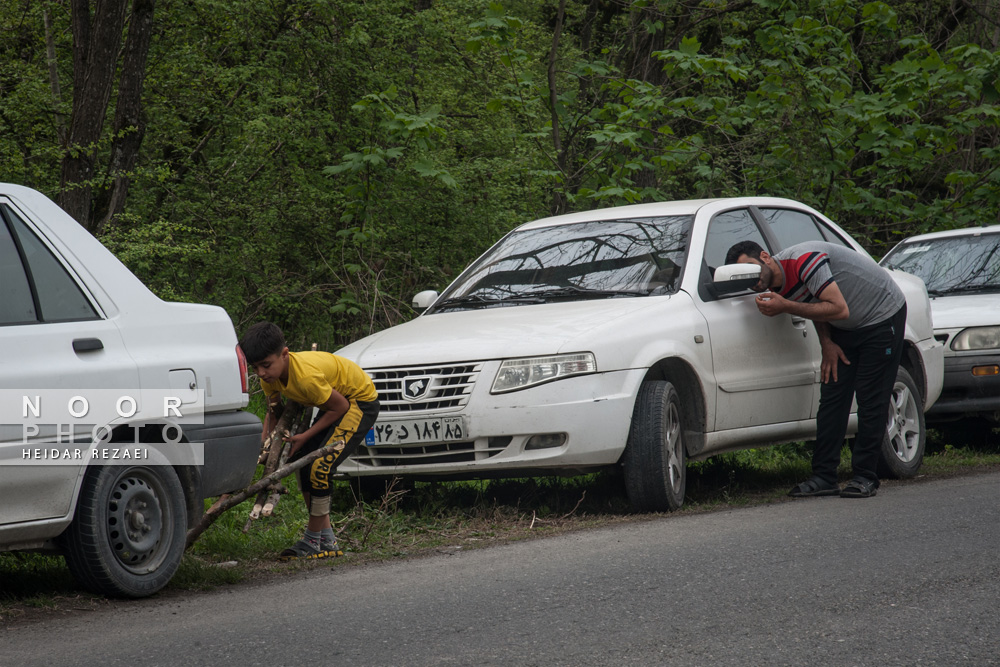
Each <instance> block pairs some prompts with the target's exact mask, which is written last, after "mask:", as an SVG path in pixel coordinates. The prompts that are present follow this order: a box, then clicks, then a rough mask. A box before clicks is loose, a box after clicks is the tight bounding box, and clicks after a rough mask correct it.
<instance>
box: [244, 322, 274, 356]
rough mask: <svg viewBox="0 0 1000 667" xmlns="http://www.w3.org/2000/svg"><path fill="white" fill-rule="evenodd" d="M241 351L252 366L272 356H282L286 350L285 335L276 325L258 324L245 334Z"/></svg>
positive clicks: (269, 323)
mask: <svg viewBox="0 0 1000 667" xmlns="http://www.w3.org/2000/svg"><path fill="white" fill-rule="evenodd" d="M240 349H241V350H243V356H245V357H246V359H247V363H248V364H250V365H251V366H253V365H255V364H256V363H257V362H259V361H261V360H262V359H264V358H265V357H269V356H271V355H272V354H281V351H282V350H284V349H285V334H283V333H282V332H281V329H279V328H278V326H277V325H276V324H273V323H271V322H258V323H257V324H255V325H253V326H252V327H250V328H249V329H247V331H246V333H245V334H243V339H242V340H240Z"/></svg>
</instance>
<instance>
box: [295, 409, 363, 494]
mask: <svg viewBox="0 0 1000 667" xmlns="http://www.w3.org/2000/svg"><path fill="white" fill-rule="evenodd" d="M350 404H351V406H350V407H349V408H348V409H347V412H346V413H345V414H344V416H343V417H341V418H340V419H339V420H338V421H336V422H335V423H334V424H333V425H332V426H331V427H330V428H328V429H327V430H326V431H325V432H323V433H319V434H317V435H314V436H313V437H312V438H310V439H309V441H308V442H306V444H305V445H303V446H302V448H301V449H299V451H297V452H295V454H294V455H293V456H292V457H291V458H290V459H289V461H295V460H296V459H300V458H302V457H303V456H305V455H306V454H308V453H310V452H314V451H316V450H317V449H319V448H321V447H325V446H326V445H328V444H330V443H331V442H335V441H337V440H341V439H343V440H344V442H345V443H346V444H345V446H344V448H343V449H342V450H340V451H334V452H331V453H330V454H327V455H326V456H321V457H320V458H318V459H316V460H315V461H313V462H312V463H310V464H309V465H307V466H305V467H304V468H300V469H299V488H300V489H301V490H302V491H303V492H305V493H309V494H310V495H312V496H315V497H317V498H322V497H323V496H328V495H330V478H331V477H332V476H333V473H334V472H335V471H336V469H337V466H338V465H340V464H341V462H342V461H343V460H344V459H346V458H347V457H348V456H350V455H351V454H353V453H354V452H356V451H357V449H358V445H360V444H361V441H362V440H364V439H365V435H367V434H368V431H369V430H370V429H371V427H372V424H374V423H375V420H376V419H377V418H378V408H379V402H378V401H355V400H350ZM322 414H323V413H322V412H320V413H319V414H318V415H316V418H317V419H319V417H320V415H322Z"/></svg>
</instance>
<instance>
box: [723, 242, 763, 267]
mask: <svg viewBox="0 0 1000 667" xmlns="http://www.w3.org/2000/svg"><path fill="white" fill-rule="evenodd" d="M762 252H764V249H763V248H761V247H760V244H759V243H757V242H756V241H740V242H739V243H737V244H735V245H734V246H733V247H732V248H730V249H729V252H727V253H726V264H735V263H736V262H737V261H739V259H740V255H746V256H747V257H749V258H750V259H760V253H762Z"/></svg>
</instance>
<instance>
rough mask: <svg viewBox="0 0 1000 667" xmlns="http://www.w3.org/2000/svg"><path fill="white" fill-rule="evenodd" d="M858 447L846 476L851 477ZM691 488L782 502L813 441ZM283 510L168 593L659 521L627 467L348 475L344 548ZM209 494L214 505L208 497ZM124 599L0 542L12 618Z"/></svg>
mask: <svg viewBox="0 0 1000 667" xmlns="http://www.w3.org/2000/svg"><path fill="white" fill-rule="evenodd" d="M994 440H995V442H994V444H993V445H991V446H989V447H986V448H976V449H971V448H965V447H956V446H952V445H950V444H947V443H944V442H942V441H941V440H940V439H938V438H937V434H935V433H934V432H933V431H931V432H930V439H929V445H928V446H929V453H928V454H927V455H926V456H925V459H924V464H923V466H922V468H921V472H920V476H919V477H918V479H933V478H938V477H948V476H953V475H959V474H969V473H974V472H977V471H981V470H987V469H992V468H996V467H998V466H1000V442H996V440H997V439H994ZM849 460H850V454H849V452H847V451H846V448H845V451H844V453H843V456H842V465H841V469H840V473H841V477H842V479H847V478H848V477H850V469H849V465H848V463H847V462H848V461H849ZM687 474H688V479H687V497H686V499H685V506H684V508H683V509H682V510H681V513H682V514H683V513H697V512H705V511H713V510H718V509H724V508H731V507H742V506H748V505H759V504H766V503H770V502H778V501H782V500H784V498H785V494H786V493H787V491H788V489H789V488H791V486H793V485H794V484H795V483H797V482H799V481H801V480H802V479H804V478H805V477H807V476H808V475H809V447H808V446H806V445H805V444H802V443H792V444H786V445H776V446H773V447H768V448H764V449H759V450H743V451H737V452H733V453H730V454H724V455H720V456H715V457H712V458H710V459H708V460H706V461H697V462H691V463H689V464H688V470H687ZM285 483H286V485H287V486H288V489H289V493H288V494H286V495H285V496H283V497H282V499H281V501H280V502H279V504H278V506H277V507H276V509H275V512H274V515H273V516H271V517H262V518H260V519H258V520H256V521H255V522H253V523H252V524H251V526H250V528H249V530H247V531H246V532H244V530H243V529H244V526H245V524H246V523H247V519H248V516H249V513H250V510H251V508H252V500H248V501H246V502H244V503H242V504H241V505H238V506H237V507H234V508H232V509H230V510H229V511H228V512H226V513H225V514H223V515H222V516H221V517H220V518H219V519H218V520H217V521H216V522H215V524H213V525H212V526H211V527H210V528H209V529H208V530H206V531H205V533H204V534H202V536H201V537H200V539H199V540H198V542H197V543H196V544H195V545H194V546H193V547H192V549H190V550H189V551H188V553H187V554H186V555H185V557H184V560H183V562H182V563H181V566H180V568H179V570H178V572H177V574H176V575H175V576H174V578H173V580H172V581H171V583H170V585H169V586H168V587H167V588H166V589H165V590H164V591H163V592H162V593H160V596H161V597H162V596H169V595H171V594H177V593H180V592H183V591H194V590H208V589H212V588H217V587H220V586H227V585H231V584H234V583H238V582H241V581H246V580H253V579H259V578H266V577H276V576H287V575H289V574H292V573H295V572H299V571H305V570H312V569H316V568H336V567H345V566H351V565H360V564H364V563H372V562H384V561H389V560H393V559H400V558H413V557H421V556H424V555H430V554H435V553H454V552H456V551H458V550H463V549H464V550H468V549H476V548H482V547H486V546H490V545H494V544H502V543H505V542H512V541H516V540H524V539H533V538H535V537H539V536H544V535H554V534H558V533H562V532H567V531H572V530H583V529H587V528H592V527H596V526H605V525H610V524H614V523H626V522H634V521H643V520H648V519H649V518H650V515H638V514H632V513H630V512H629V509H628V499H627V497H626V495H625V492H624V488H623V484H622V480H621V477H620V475H619V474H616V473H613V472H602V473H596V474H591V475H584V476H579V477H566V478H562V477H545V478H529V479H499V480H484V481H458V482H415V483H413V482H410V483H402V482H399V481H398V480H397V482H395V483H394V484H392V485H391V486H390V488H389V489H388V490H387V491H385V492H384V493H381V494H375V495H373V496H368V495H366V496H365V497H364V498H361V497H359V496H358V494H357V492H356V489H355V488H354V487H353V486H352V485H351V484H349V483H347V482H342V481H340V482H336V483H335V486H334V493H333V498H332V507H333V512H332V515H333V517H334V519H335V521H334V523H335V530H336V532H337V534H338V536H339V539H340V542H341V547H342V548H343V549H344V550H345V555H344V557H342V558H335V559H322V560H318V561H293V562H288V563H283V562H279V561H277V560H276V555H277V554H278V553H279V552H280V551H281V550H282V549H284V548H285V547H287V546H290V545H291V544H293V543H294V542H295V541H296V540H298V539H299V538H300V537H301V531H302V528H303V526H304V525H305V522H306V518H307V516H306V511H305V507H304V505H303V503H302V500H301V496H300V495H299V494H298V490H297V480H296V478H295V476H294V475H293V476H292V477H290V478H288V479H286V480H285ZM207 504H208V503H207V501H206V506H207ZM106 604H114V603H113V602H111V601H108V600H105V599H103V598H101V597H99V596H93V595H90V594H88V593H85V592H83V591H82V590H81V589H79V588H78V587H77V586H76V584H75V583H74V581H73V579H72V577H71V576H70V574H69V571H68V570H67V568H66V566H65V563H64V562H63V559H62V558H61V557H56V556H46V555H40V554H23V553H0V622H6V621H9V620H13V619H15V618H22V617H23V618H28V617H33V616H41V617H46V616H48V615H51V614H53V613H61V612H67V611H73V610H77V609H94V608H97V607H100V606H102V605H106Z"/></svg>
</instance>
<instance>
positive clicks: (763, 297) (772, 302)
mask: <svg viewBox="0 0 1000 667" xmlns="http://www.w3.org/2000/svg"><path fill="white" fill-rule="evenodd" d="M756 301H757V310H759V311H760V312H761V313H763V314H764V315H767V316H768V317H774V316H775V315H780V314H782V313H787V312H788V299H786V298H784V297H783V296H781V295H780V294H776V293H775V292H764V293H763V294H758V295H757V298H756Z"/></svg>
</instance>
